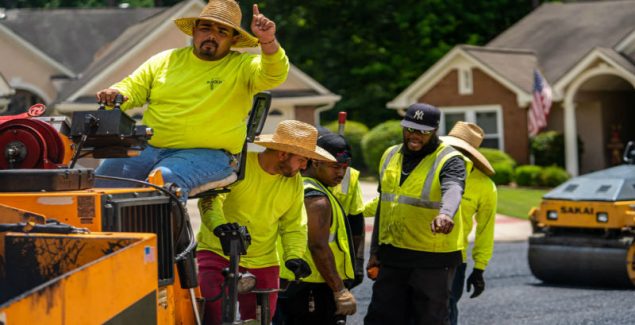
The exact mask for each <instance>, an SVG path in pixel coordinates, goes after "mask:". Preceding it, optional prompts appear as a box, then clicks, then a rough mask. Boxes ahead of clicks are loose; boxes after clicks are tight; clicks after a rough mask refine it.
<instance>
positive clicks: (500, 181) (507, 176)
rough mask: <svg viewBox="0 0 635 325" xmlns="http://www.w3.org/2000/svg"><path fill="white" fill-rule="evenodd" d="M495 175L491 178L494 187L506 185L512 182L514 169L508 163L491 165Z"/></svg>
mask: <svg viewBox="0 0 635 325" xmlns="http://www.w3.org/2000/svg"><path fill="white" fill-rule="evenodd" d="M492 167H494V171H496V174H494V175H493V176H492V180H493V181H494V183H495V184H496V185H508V184H509V183H511V182H512V179H513V175H514V168H513V167H512V165H511V164H509V163H508V162H497V163H494V164H492Z"/></svg>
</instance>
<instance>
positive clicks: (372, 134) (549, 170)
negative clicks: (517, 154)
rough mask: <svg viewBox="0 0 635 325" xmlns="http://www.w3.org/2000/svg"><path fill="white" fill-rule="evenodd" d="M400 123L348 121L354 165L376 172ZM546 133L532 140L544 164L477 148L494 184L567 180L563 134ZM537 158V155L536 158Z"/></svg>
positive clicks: (398, 140)
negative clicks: (519, 162) (518, 160)
mask: <svg viewBox="0 0 635 325" xmlns="http://www.w3.org/2000/svg"><path fill="white" fill-rule="evenodd" d="M399 122H400V121H398V120H390V121H386V122H384V123H381V124H379V125H377V126H375V127H374V128H372V129H370V130H369V129H368V127H367V126H366V125H364V124H362V123H360V122H355V121H347V123H346V129H345V132H344V136H345V137H346V139H347V141H348V142H349V144H350V145H351V146H352V148H353V166H354V167H356V168H358V169H366V170H367V171H368V172H369V173H371V174H373V175H377V173H378V169H379V161H380V159H381V156H382V155H383V153H384V151H386V149H387V148H388V147H390V146H392V145H395V144H398V143H401V142H402V128H401V125H400V123H399ZM325 127H326V128H327V129H329V130H331V131H333V132H337V127H338V125H337V122H332V123H328V124H326V125H325ZM546 133H547V134H544V135H542V134H541V135H539V136H537V137H535V138H533V139H532V151H533V152H534V154H535V155H537V156H538V157H540V161H541V162H542V163H544V164H547V163H548V164H551V165H550V166H547V167H541V166H537V165H523V166H517V164H516V161H515V160H514V159H513V158H512V157H511V156H509V155H508V154H507V153H505V152H503V151H500V150H497V149H491V148H479V151H480V152H481V153H482V154H483V156H485V158H487V160H489V162H490V163H491V164H492V167H494V170H495V171H496V174H495V175H494V176H492V180H493V181H494V182H495V183H496V184H497V185H507V184H510V183H511V182H516V184H518V185H520V186H546V187H554V186H557V185H559V184H561V183H563V182H564V181H566V180H567V179H569V177H570V176H569V174H568V173H567V172H566V171H565V170H564V169H563V168H562V167H559V166H558V165H559V164H561V163H562V160H561V158H560V157H558V156H557V155H556V153H560V154H562V151H563V150H562V149H561V145H562V137H561V135H558V134H556V133H549V132H546ZM362 157H363V159H362ZM538 157H536V158H537V160H538Z"/></svg>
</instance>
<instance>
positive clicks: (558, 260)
mask: <svg viewBox="0 0 635 325" xmlns="http://www.w3.org/2000/svg"><path fill="white" fill-rule="evenodd" d="M634 255H635V244H633V239H632V238H622V239H596V238H576V237H546V236H544V235H542V234H539V235H533V236H531V237H530V238H529V252H528V258H529V268H530V269H531V272H532V273H533V275H534V276H535V277H536V278H538V279H540V280H542V281H543V282H546V283H559V284H572V285H580V284H582V285H600V286H617V287H633V286H635V264H634V263H635V262H634V259H635V257H634Z"/></svg>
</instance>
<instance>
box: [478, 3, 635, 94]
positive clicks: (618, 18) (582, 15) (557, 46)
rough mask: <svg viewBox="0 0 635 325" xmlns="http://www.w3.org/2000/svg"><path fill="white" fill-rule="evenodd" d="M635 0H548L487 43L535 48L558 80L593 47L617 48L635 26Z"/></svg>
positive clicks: (551, 77)
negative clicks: (551, 0) (569, 0)
mask: <svg viewBox="0 0 635 325" xmlns="http://www.w3.org/2000/svg"><path fill="white" fill-rule="evenodd" d="M633 17H635V3H634V2H633V1H628V0H627V1H598V2H578V3H564V4H563V3H545V4H543V5H541V6H540V7H539V8H538V9H536V10H534V11H533V12H531V13H530V14H529V15H527V16H525V17H524V18H523V19H521V20H520V21H519V22H518V23H516V24H515V25H513V26H512V27H510V28H509V29H507V30H506V31H505V32H503V33H502V34H500V35H499V36H498V37H496V38H495V39H494V40H492V41H491V42H489V43H488V44H487V47H490V48H491V47H498V48H525V49H532V50H533V51H534V52H535V53H536V56H537V57H538V62H540V66H541V67H542V72H543V74H544V76H545V77H546V78H547V80H549V81H550V82H551V83H555V82H556V81H557V80H559V79H560V78H561V77H562V76H564V75H565V74H566V73H567V71H569V70H570V69H571V68H572V67H573V66H574V65H575V64H576V62H578V61H579V60H580V59H582V57H583V56H585V55H586V54H587V53H588V52H589V50H591V49H592V48H594V47H606V48H614V47H615V46H616V45H618V44H619V43H620V42H621V41H622V40H623V39H624V38H626V37H628V36H629V35H631V34H632V32H633V31H634V30H635V19H633Z"/></svg>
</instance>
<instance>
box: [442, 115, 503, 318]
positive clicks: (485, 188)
mask: <svg viewBox="0 0 635 325" xmlns="http://www.w3.org/2000/svg"><path fill="white" fill-rule="evenodd" d="M483 136H484V132H483V129H481V128H480V127H479V126H478V125H476V124H474V123H468V122H462V121H459V122H456V124H455V125H454V127H453V128H452V130H451V131H450V133H449V134H448V135H447V136H444V137H440V138H441V141H443V142H444V143H447V144H449V145H451V146H452V147H454V148H455V149H457V150H459V151H460V152H461V153H462V154H464V155H465V156H467V157H468V158H470V160H471V161H472V162H473V163H474V165H473V166H474V167H475V168H474V169H473V170H472V172H471V173H470V174H469V176H468V178H467V180H466V183H465V191H464V193H463V199H462V200H461V211H462V213H463V227H464V233H463V239H464V243H465V248H464V249H463V250H462V253H463V263H462V264H460V265H459V266H458V267H457V269H456V273H455V275H454V283H453V284H452V292H451V294H450V323H451V324H453V325H456V324H458V313H459V312H458V308H457V303H458V302H459V299H461V295H462V294H463V284H464V283H465V269H466V266H467V246H468V239H467V237H468V235H469V234H470V232H471V230H472V226H473V225H474V220H476V236H475V238H474V247H473V248H472V259H473V260H474V268H473V269H472V273H471V274H470V276H469V277H468V278H467V291H468V292H470V290H471V289H472V287H473V288H474V292H473V293H472V295H471V296H470V298H476V297H478V296H479V295H480V294H481V293H482V292H483V291H484V290H485V280H484V279H483V272H485V267H487V264H488V262H489V260H490V258H492V253H493V251H494V224H495V219H496V203H497V192H496V184H494V182H493V181H492V180H491V179H490V178H489V176H492V175H494V168H493V167H492V165H490V163H489V161H488V160H487V158H485V156H483V154H481V153H480V152H479V151H478V150H477V149H478V148H479V147H480V146H481V143H482V142H483Z"/></svg>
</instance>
